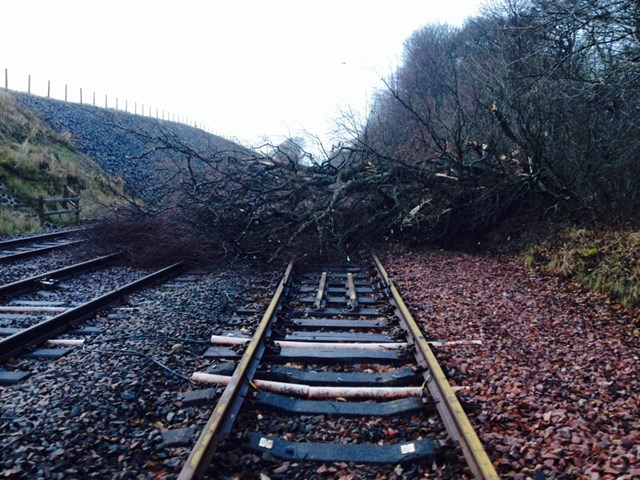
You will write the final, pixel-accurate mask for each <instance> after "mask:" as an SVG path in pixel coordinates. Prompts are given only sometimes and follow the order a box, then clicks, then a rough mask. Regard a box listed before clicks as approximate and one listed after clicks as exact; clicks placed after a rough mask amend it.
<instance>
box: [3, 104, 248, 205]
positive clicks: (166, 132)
mask: <svg viewBox="0 0 640 480" xmlns="http://www.w3.org/2000/svg"><path fill="white" fill-rule="evenodd" d="M12 95H14V96H15V98H16V99H17V100H18V101H19V102H20V103H21V104H23V105H24V106H25V107H27V108H28V109H30V110H31V111H33V112H34V113H35V114H36V115H38V116H39V117H41V118H42V119H43V120H44V121H45V122H46V123H47V124H48V125H49V126H50V127H52V128H53V129H54V130H55V131H57V132H58V133H60V134H63V135H66V136H70V138H71V144H72V145H73V146H74V147H75V148H77V149H78V150H79V151H80V152H82V153H83V154H85V155H87V156H88V157H90V158H91V159H93V160H95V161H96V162H97V163H98V164H99V165H100V167H101V168H103V169H104V170H105V171H106V172H107V173H108V174H110V175H112V176H114V177H121V178H122V180H124V182H125V185H126V186H127V188H128V190H129V191H130V192H131V193H133V194H135V195H136V196H139V197H142V198H144V199H145V200H147V201H154V200H157V199H158V198H159V197H160V196H161V195H162V192H161V185H162V181H163V180H165V179H166V178H168V176H169V174H170V171H171V170H172V166H173V165H175V164H180V163H181V162H184V161H185V160H186V159H187V158H188V153H187V151H188V150H191V151H193V152H197V154H199V155H202V156H203V157H205V158H209V157H211V155H212V154H214V153H216V152H220V151H233V152H236V153H237V154H245V155H246V154H249V153H250V152H249V151H248V150H247V149H245V148H244V147H241V146H239V145H237V144H235V143H233V142H230V141H228V140H225V139H223V138H221V137H218V136H216V135H212V134H209V133H207V132H205V131H203V130H200V129H197V128H194V127H190V126H187V125H183V124H179V123H175V122H170V121H165V120H158V119H155V118H150V117H143V116H140V115H134V114H131V113H127V112H123V111H117V110H111V109H103V108H98V107H94V106H90V105H80V104H75V103H66V102H62V101H60V100H53V99H48V98H43V97H37V96H34V95H28V94H25V93H18V92H14V93H12ZM185 147H186V148H185ZM178 149H180V150H182V152H181V151H178Z"/></svg>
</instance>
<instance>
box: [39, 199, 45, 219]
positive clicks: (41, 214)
mask: <svg viewBox="0 0 640 480" xmlns="http://www.w3.org/2000/svg"><path fill="white" fill-rule="evenodd" d="M38 217H39V218H40V225H44V198H42V197H38Z"/></svg>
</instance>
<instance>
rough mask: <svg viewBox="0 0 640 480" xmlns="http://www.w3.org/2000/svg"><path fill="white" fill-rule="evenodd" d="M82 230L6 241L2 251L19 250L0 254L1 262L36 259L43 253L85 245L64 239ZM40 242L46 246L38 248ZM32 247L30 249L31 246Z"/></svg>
mask: <svg viewBox="0 0 640 480" xmlns="http://www.w3.org/2000/svg"><path fill="white" fill-rule="evenodd" d="M81 231H82V229H79V228H78V229H74V230H66V231H64V232H53V233H45V234H42V235H32V236H29V237H23V238H16V239H13V240H5V241H1V242H0V251H6V250H7V249H19V250H17V251H15V252H13V253H12V252H11V251H10V250H9V251H8V252H6V253H4V254H0V262H9V261H13V260H18V259H20V258H26V257H34V256H36V255H41V254H43V253H48V252H50V251H52V250H57V249H60V248H64V247H70V246H73V245H78V244H80V243H83V242H84V240H83V239H80V240H66V241H65V240H64V237H68V236H71V235H73V234H74V233H78V232H81ZM52 241H53V242H58V243H54V244H51V243H49V244H46V243H45V242H52ZM38 242H40V243H43V244H44V246H38ZM30 245H32V247H31V248H30V247H29V246H30ZM25 247H26V248H27V250H25V249H24V248H25Z"/></svg>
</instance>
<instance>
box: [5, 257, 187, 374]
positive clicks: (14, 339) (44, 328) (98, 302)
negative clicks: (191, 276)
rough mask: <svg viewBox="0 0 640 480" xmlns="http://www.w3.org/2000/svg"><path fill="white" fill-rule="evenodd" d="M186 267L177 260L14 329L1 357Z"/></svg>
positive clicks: (15, 351) (65, 327)
mask: <svg viewBox="0 0 640 480" xmlns="http://www.w3.org/2000/svg"><path fill="white" fill-rule="evenodd" d="M183 267H184V264H183V263H182V262H178V263H174V264H173V265H170V266H168V267H165V268H163V269H161V270H158V271H156V272H154V273H152V274H150V275H147V276H145V277H143V278H140V279H138V280H135V281H133V282H131V283H128V284H127V285H124V286H123V287H120V288H117V289H115V290H112V291H111V292H108V293H105V294H104V295H101V296H99V297H97V298H95V299H93V300H90V301H88V302H86V303H83V304H81V305H79V306H77V307H75V308H72V309H70V310H67V311H65V312H63V313H61V314H59V315H56V316H55V317H52V318H50V319H49V320H44V321H42V322H40V323H38V324H36V325H33V326H32V327H29V328H26V329H24V330H22V331H21V332H19V333H15V334H13V335H11V336H9V337H7V338H4V339H2V340H0V361H4V360H6V359H8V358H11V357H13V356H15V355H17V354H19V353H21V352H22V351H23V350H25V349H27V348H30V347H32V346H34V345H37V344H39V343H42V342H44V341H45V340H48V339H50V338H52V337H54V336H56V335H58V334H60V333H62V332H64V331H65V330H67V329H68V328H70V326H71V325H73V324H74V323H75V322H79V321H81V320H84V319H86V318H88V317H90V316H92V315H94V314H95V312H96V311H98V310H99V309H101V308H104V307H106V306H108V305H110V304H112V303H114V302H116V301H118V300H120V299H121V298H123V297H124V296H126V295H129V294H131V293H133V292H135V291H137V290H140V289H142V288H144V287H147V286H149V285H152V284H154V283H157V282H160V281H162V280H164V279H166V278H168V277H171V276H173V275H176V274H178V273H179V272H180V271H181V270H182V269H183Z"/></svg>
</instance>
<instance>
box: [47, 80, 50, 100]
mask: <svg viewBox="0 0 640 480" xmlns="http://www.w3.org/2000/svg"><path fill="white" fill-rule="evenodd" d="M47 98H51V80H47Z"/></svg>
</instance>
